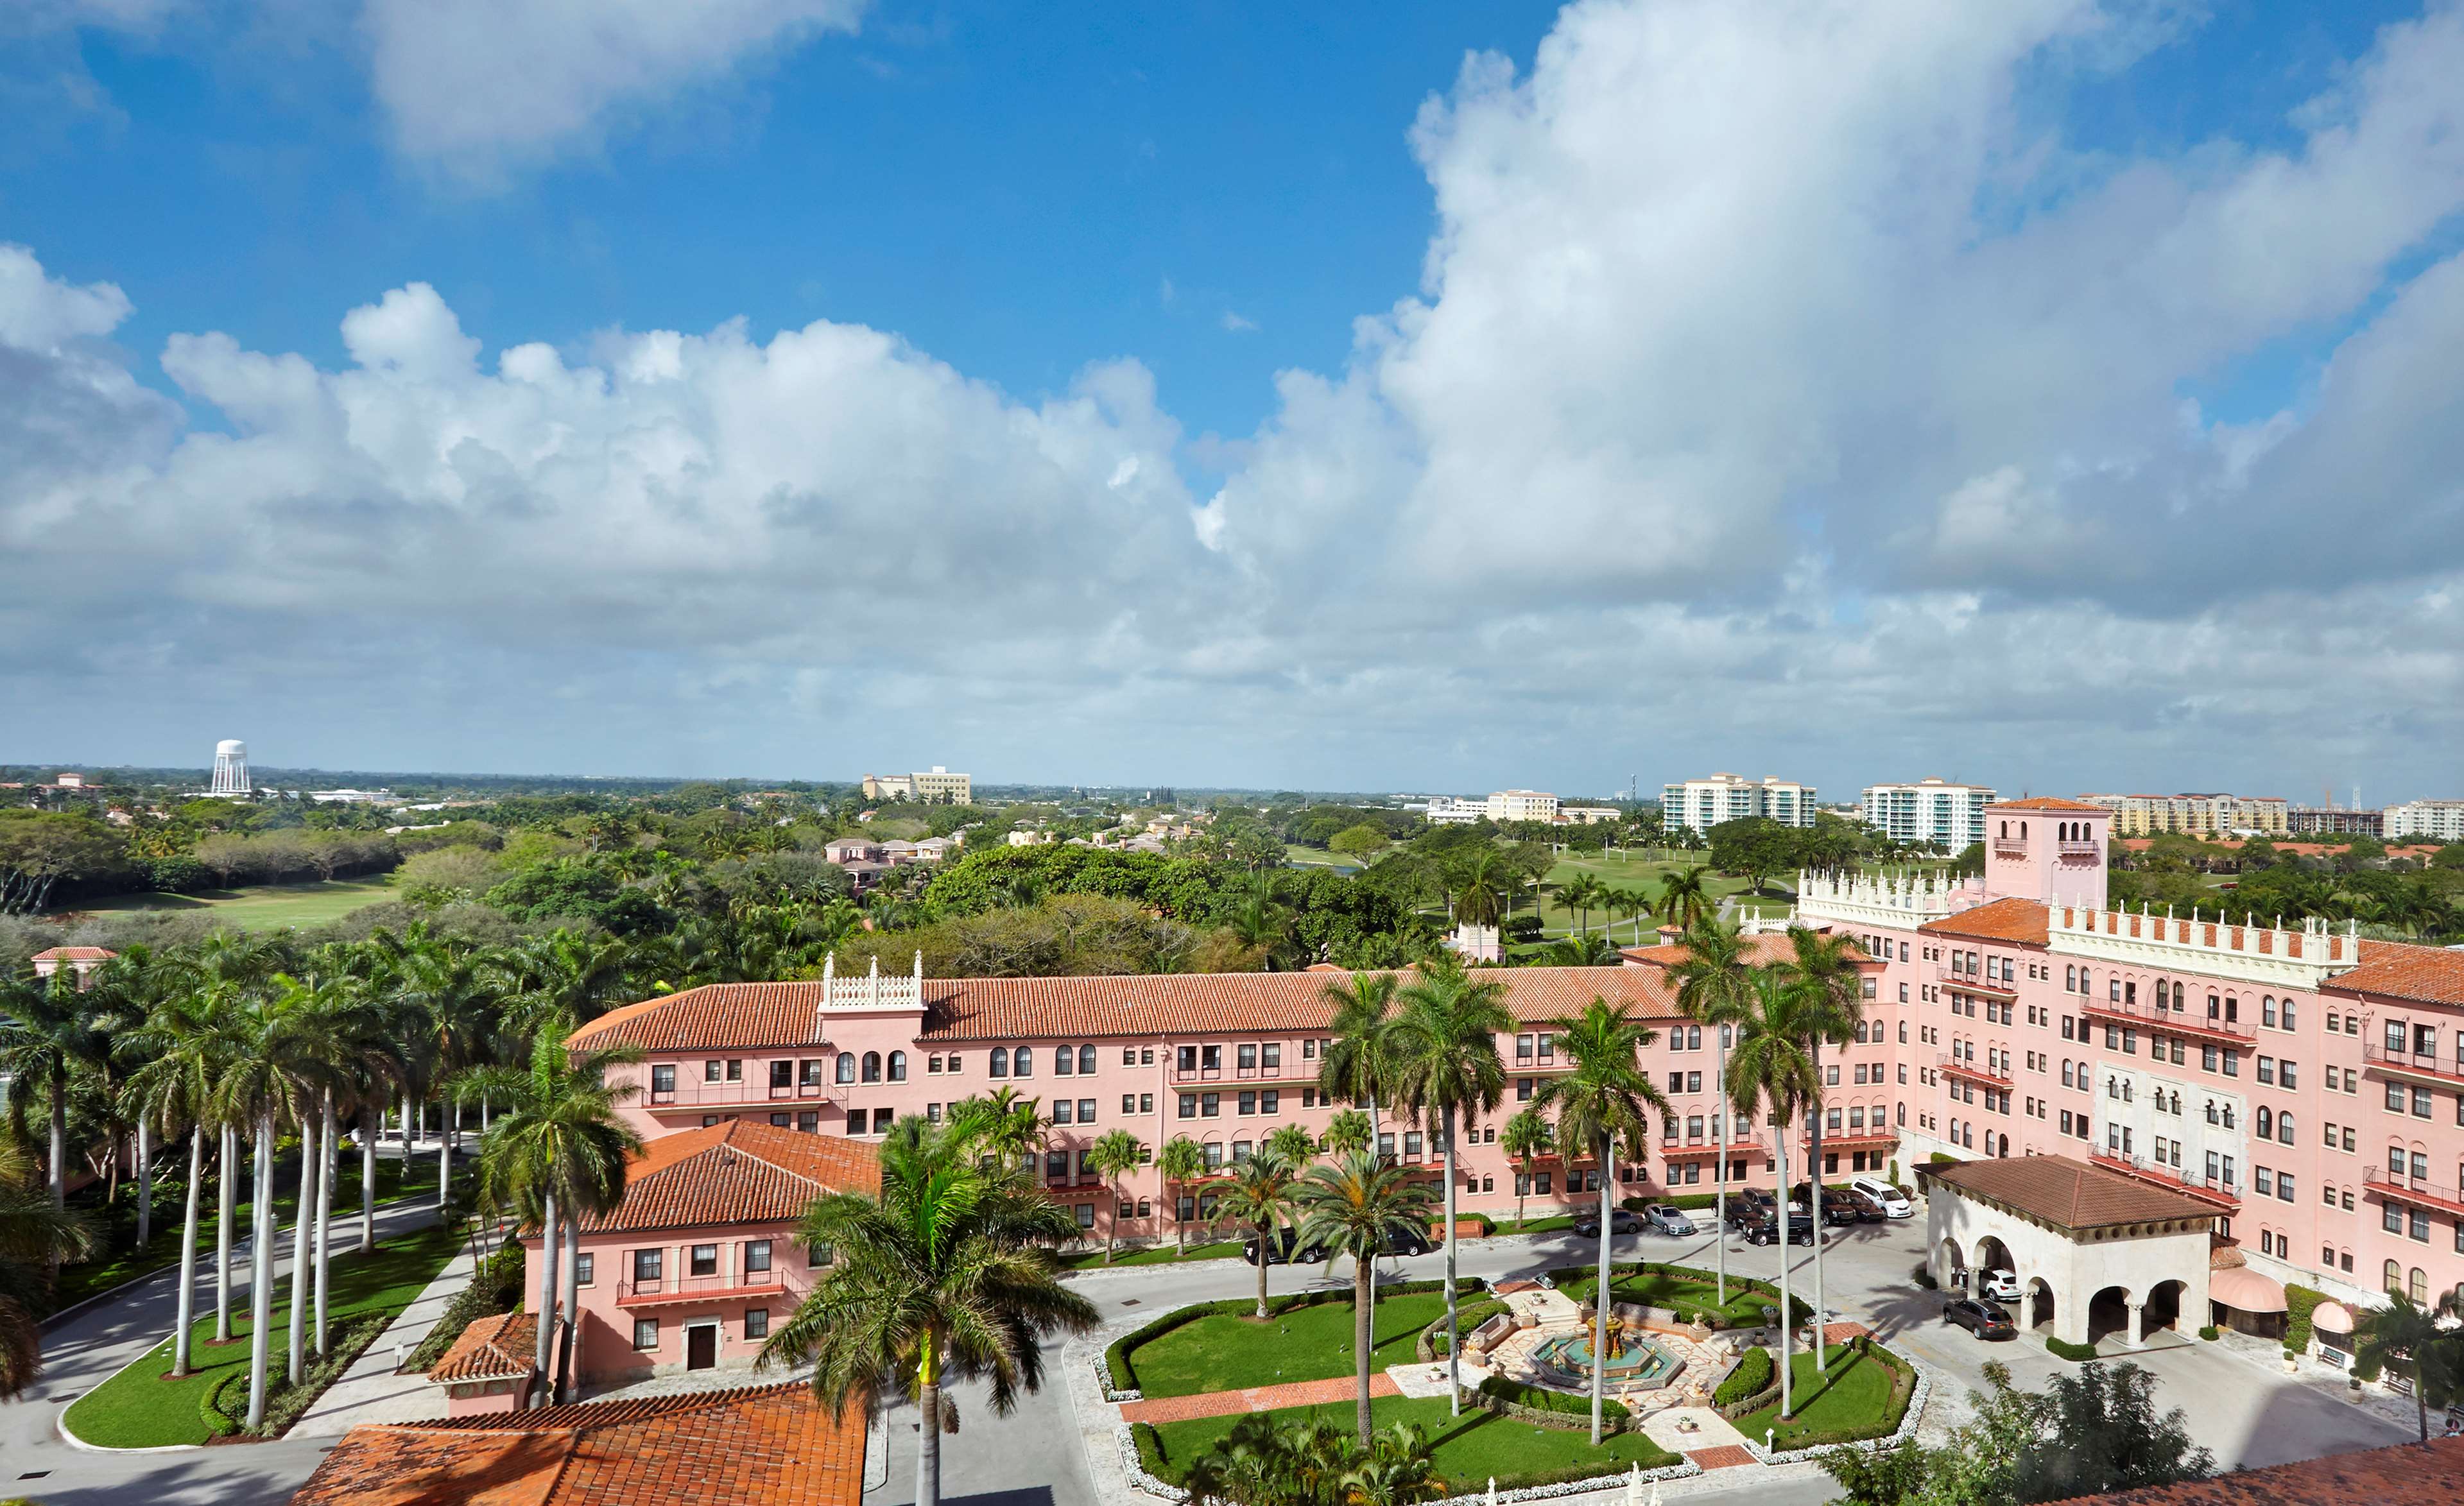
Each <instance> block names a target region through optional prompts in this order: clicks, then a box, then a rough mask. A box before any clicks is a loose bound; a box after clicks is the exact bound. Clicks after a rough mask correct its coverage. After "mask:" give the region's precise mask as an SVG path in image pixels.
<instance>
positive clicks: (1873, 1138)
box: [1797, 1124, 1900, 1155]
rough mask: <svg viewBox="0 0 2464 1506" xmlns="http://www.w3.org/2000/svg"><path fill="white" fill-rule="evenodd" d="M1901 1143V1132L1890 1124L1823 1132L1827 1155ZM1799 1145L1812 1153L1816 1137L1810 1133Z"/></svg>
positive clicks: (1823, 1143) (1802, 1138) (1801, 1138)
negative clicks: (1839, 1151) (1838, 1151)
mask: <svg viewBox="0 0 2464 1506" xmlns="http://www.w3.org/2000/svg"><path fill="white" fill-rule="evenodd" d="M1899 1143H1900V1132H1899V1131H1898V1130H1896V1129H1893V1128H1892V1127H1890V1126H1889V1125H1888V1124H1875V1125H1868V1126H1866V1127H1863V1128H1858V1129H1826V1130H1824V1131H1823V1132H1822V1151H1823V1154H1825V1155H1829V1154H1830V1153H1831V1152H1832V1151H1834V1150H1878V1149H1882V1148H1885V1147H1887V1146H1896V1145H1898V1144H1899ZM1797 1144H1798V1145H1799V1146H1803V1147H1804V1148H1805V1149H1806V1150H1808V1151H1811V1150H1812V1149H1813V1148H1814V1136H1813V1135H1812V1134H1811V1133H1808V1134H1806V1135H1804V1136H1802V1137H1800V1138H1799V1139H1798V1141H1797Z"/></svg>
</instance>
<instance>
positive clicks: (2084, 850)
mask: <svg viewBox="0 0 2464 1506" xmlns="http://www.w3.org/2000/svg"><path fill="white" fill-rule="evenodd" d="M2054 851H2056V852H2057V853H2060V854H2061V855H2062V856H2063V857H2065V858H2093V857H2096V856H2097V855H2098V854H2100V853H2101V852H2103V851H2104V844H2103V843H2102V842H2100V841H2097V840H2093V839H2088V840H2081V839H2079V838H2077V837H2064V838H2062V839H2060V840H2057V841H2056V842H2055V843H2054Z"/></svg>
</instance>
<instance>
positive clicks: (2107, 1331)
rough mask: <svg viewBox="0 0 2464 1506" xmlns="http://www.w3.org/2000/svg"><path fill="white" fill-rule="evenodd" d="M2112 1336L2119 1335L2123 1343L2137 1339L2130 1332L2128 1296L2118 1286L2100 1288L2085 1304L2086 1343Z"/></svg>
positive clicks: (2127, 1293)
mask: <svg viewBox="0 0 2464 1506" xmlns="http://www.w3.org/2000/svg"><path fill="white" fill-rule="evenodd" d="M2112 1334H2120V1335H2121V1336H2122V1339H2123V1342H2125V1343H2127V1342H2134V1341H2136V1339H2137V1338H2138V1335H2136V1334H2134V1333H2132V1332H2131V1331H2130V1294H2129V1292H2127V1291H2125V1290H2124V1289H2123V1288H2122V1287H2119V1286H2108V1287H2104V1288H2102V1289H2101V1290H2100V1291H2099V1292H2098V1293H2097V1294H2096V1295H2095V1296H2094V1297H2091V1298H2089V1299H2088V1302H2087V1342H2090V1343H2095V1342H2097V1341H2098V1340H2100V1339H2103V1338H2105V1337H2107V1336H2108V1335H2112Z"/></svg>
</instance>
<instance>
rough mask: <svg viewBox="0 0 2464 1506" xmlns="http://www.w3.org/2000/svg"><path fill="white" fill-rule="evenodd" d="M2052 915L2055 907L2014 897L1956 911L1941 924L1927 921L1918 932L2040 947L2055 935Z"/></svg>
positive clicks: (1936, 921)
mask: <svg viewBox="0 0 2464 1506" xmlns="http://www.w3.org/2000/svg"><path fill="white" fill-rule="evenodd" d="M2052 915H2053V906H2049V905H2047V904H2046V903H2045V902H2044V901H2042V900H2026V899H2018V898H2015V897H2014V898H2009V899H1999V900H1989V901H1987V902H1986V903H1985V904H1983V905H1978V906H1972V907H1970V908H1969V909H1964V910H1956V911H1953V912H1952V913H1951V914H1948V915H1946V916H1944V917H1943V918H1942V919H1940V920H1934V921H1927V922H1925V924H1924V925H1922V926H1920V927H1918V928H1917V929H1919V930H1921V931H1925V932H1928V933H1931V934H1934V935H1941V936H1972V937H1975V938H1976V939H1978V940H1980V941H2004V942H2011V943H2013V944H2014V945H2019V946H2032V947H2041V946H2044V945H2045V944H2046V943H2047V942H2048V941H2049V940H2050V939H2051V937H2052V935H2053V927H2052Z"/></svg>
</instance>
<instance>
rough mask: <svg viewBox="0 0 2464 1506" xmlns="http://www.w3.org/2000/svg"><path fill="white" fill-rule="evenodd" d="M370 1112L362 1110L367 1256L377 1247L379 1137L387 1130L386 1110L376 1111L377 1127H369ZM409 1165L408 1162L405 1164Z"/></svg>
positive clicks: (363, 1216)
mask: <svg viewBox="0 0 2464 1506" xmlns="http://www.w3.org/2000/svg"><path fill="white" fill-rule="evenodd" d="M368 1118H369V1114H368V1110H366V1109H364V1108H363V1109H362V1110H360V1254H362V1255H367V1254H369V1253H370V1252H372V1251H374V1250H375V1249H376V1247H377V1136H378V1135H380V1134H382V1133H383V1132H384V1130H385V1110H383V1109H378V1110H377V1111H376V1121H377V1123H376V1126H375V1127H374V1128H370V1127H369V1125H368ZM404 1164H405V1165H408V1163H407V1162H406V1163H404Z"/></svg>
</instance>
